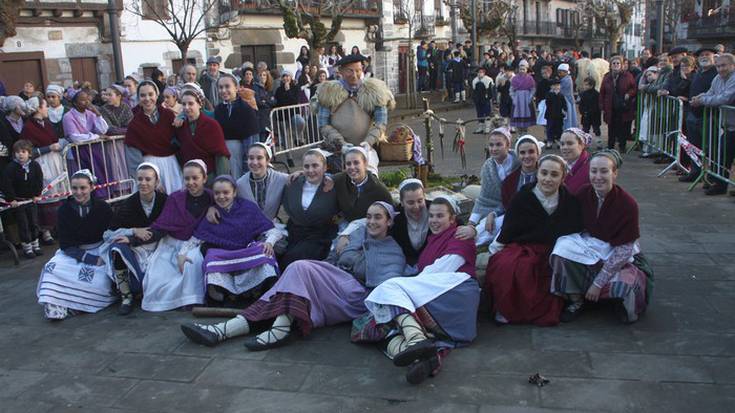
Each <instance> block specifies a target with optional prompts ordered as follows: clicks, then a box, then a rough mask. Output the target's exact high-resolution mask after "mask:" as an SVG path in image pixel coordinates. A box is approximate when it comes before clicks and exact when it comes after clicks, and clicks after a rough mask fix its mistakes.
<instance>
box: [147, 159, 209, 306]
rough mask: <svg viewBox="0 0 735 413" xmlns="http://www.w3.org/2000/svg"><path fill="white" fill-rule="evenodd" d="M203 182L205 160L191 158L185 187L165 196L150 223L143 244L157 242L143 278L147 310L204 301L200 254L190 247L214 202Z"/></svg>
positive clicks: (205, 169) (185, 178)
mask: <svg viewBox="0 0 735 413" xmlns="http://www.w3.org/2000/svg"><path fill="white" fill-rule="evenodd" d="M206 181H207V167H206V164H205V163H204V161H202V160H201V159H192V160H191V161H189V162H187V163H185V164H184V185H185V187H186V189H185V190H181V191H176V192H174V193H172V194H171V195H169V196H168V199H167V200H166V205H165V206H164V208H163V212H161V215H160V216H159V217H158V219H156V221H155V222H153V225H151V233H152V236H151V237H150V238H149V239H148V240H147V241H145V243H151V242H156V241H159V240H160V242H159V243H158V247H156V251H155V252H153V254H152V255H151V257H150V261H149V266H148V270H147V272H146V276H145V278H143V303H142V305H141V307H142V308H143V309H144V310H146V311H167V310H172V309H174V308H178V307H183V306H186V305H191V304H202V303H203V302H204V280H203V279H202V278H203V273H202V255H201V253H200V252H199V250H198V249H197V248H192V242H191V239H192V236H193V235H194V230H195V229H196V228H197V226H198V225H199V222H200V221H201V220H202V218H203V217H204V214H205V213H206V212H207V209H208V208H209V207H210V206H211V205H212V203H213V202H212V192H211V191H210V190H208V189H206V188H204V183H205V182H206ZM133 245H135V244H133Z"/></svg>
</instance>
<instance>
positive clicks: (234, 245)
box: [193, 175, 282, 302]
mask: <svg viewBox="0 0 735 413" xmlns="http://www.w3.org/2000/svg"><path fill="white" fill-rule="evenodd" d="M212 189H213V191H214V202H215V205H214V208H215V209H216V210H217V212H218V216H219V223H218V224H213V223H211V222H209V221H207V220H206V219H203V220H202V221H201V222H200V223H199V226H198V227H197V229H196V230H195V231H194V239H193V241H194V242H195V243H197V244H200V245H201V246H200V251H201V254H202V256H203V257H204V278H205V280H206V285H207V294H208V296H209V298H211V299H213V300H215V301H220V302H221V301H224V299H225V292H227V293H229V294H232V295H235V296H236V295H240V294H243V293H246V292H248V291H250V290H252V289H254V288H255V287H257V286H259V285H261V284H262V283H263V282H264V281H265V280H267V279H269V278H271V277H276V276H277V274H278V273H277V270H278V264H277V262H276V260H275V258H274V257H273V244H275V243H276V242H277V241H278V240H279V239H280V238H281V237H282V235H281V234H280V232H279V231H278V230H276V229H274V226H273V222H271V220H269V219H268V218H267V217H266V216H265V214H263V211H261V210H260V208H258V205H257V204H256V203H255V202H252V201H248V200H246V199H243V198H238V197H237V189H236V184H235V180H234V179H233V178H232V177H231V176H229V175H223V176H219V177H217V179H215V180H214V185H213V187H212ZM260 238H265V239H264V241H263V242H260V241H258V239H260Z"/></svg>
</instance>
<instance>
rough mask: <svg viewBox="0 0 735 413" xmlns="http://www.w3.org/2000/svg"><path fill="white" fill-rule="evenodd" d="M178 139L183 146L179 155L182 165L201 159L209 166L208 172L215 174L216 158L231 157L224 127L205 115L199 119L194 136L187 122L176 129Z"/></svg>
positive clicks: (201, 115)
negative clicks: (223, 130)
mask: <svg viewBox="0 0 735 413" xmlns="http://www.w3.org/2000/svg"><path fill="white" fill-rule="evenodd" d="M176 137H177V138H178V139H179V143H180V144H181V149H179V155H180V158H181V159H180V161H181V164H182V165H183V164H185V163H186V162H188V161H190V160H192V159H201V160H203V161H204V163H206V164H207V170H208V171H211V172H214V171H215V170H216V168H215V167H216V165H215V157H216V156H226V157H228V158H229V157H230V151H228V150H227V145H226V144H225V135H224V134H223V132H222V127H221V126H220V125H219V123H217V121H216V120H214V119H212V118H210V117H209V116H207V115H205V114H203V113H202V114H200V115H199V119H197V121H196V128H195V130H194V134H193V135H192V134H191V127H189V122H188V120H187V121H184V124H183V125H182V126H181V127H180V128H178V129H176Z"/></svg>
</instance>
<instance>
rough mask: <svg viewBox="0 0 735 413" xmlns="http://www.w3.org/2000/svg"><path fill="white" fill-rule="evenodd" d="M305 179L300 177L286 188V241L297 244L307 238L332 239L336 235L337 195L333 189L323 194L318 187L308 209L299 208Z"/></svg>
mask: <svg viewBox="0 0 735 413" xmlns="http://www.w3.org/2000/svg"><path fill="white" fill-rule="evenodd" d="M305 180H306V178H305V177H303V176H302V177H300V178H299V179H298V180H296V181H295V182H293V183H292V184H291V185H289V186H287V187H286V190H285V191H284V194H283V209H284V210H285V211H286V213H287V214H288V224H286V228H287V229H288V240H289V243H291V242H298V241H301V240H303V239H307V238H320V239H327V238H328V239H329V240H331V239H333V238H334V237H335V235H336V226H335V225H334V216H335V215H336V214H337V211H338V209H337V193H336V191H335V190H334V189H332V190H331V191H329V192H324V191H323V190H322V189H323V184H322V185H320V186H319V188H318V189H317V190H316V194H315V195H314V199H313V200H312V201H311V204H310V205H309V208H307V209H306V210H305V211H304V208H303V207H302V206H301V194H302V192H303V188H304V182H305Z"/></svg>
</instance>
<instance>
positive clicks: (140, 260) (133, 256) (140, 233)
mask: <svg viewBox="0 0 735 413" xmlns="http://www.w3.org/2000/svg"><path fill="white" fill-rule="evenodd" d="M160 174H161V173H160V170H159V169H158V166H156V165H155V164H153V163H150V162H143V163H141V164H140V165H138V167H137V168H136V177H135V178H136V182H137V184H138V191H137V192H135V193H134V194H132V195H131V196H129V197H128V198H126V199H125V200H124V201H122V202H120V204H119V205H118V208H117V210H116V213H115V215H114V216H113V218H112V223H111V224H110V229H111V230H112V231H109V232H106V233H105V238H106V239H108V240H112V241H113V243H112V245H111V246H110V249H109V251H108V254H109V260H108V263H109V265H110V266H111V268H110V269H109V271H108V275H110V276H111V277H112V281H113V282H114V283H115V285H117V289H118V291H119V292H120V297H121V299H122V302H121V304H120V308H119V309H118V314H120V315H128V314H130V312H132V311H133V295H134V294H140V293H142V291H143V287H142V284H143V278H144V277H145V273H146V270H147V269H148V265H149V261H148V260H149V258H150V256H151V255H152V254H153V251H155V250H156V247H157V245H158V244H157V243H156V242H151V243H148V242H147V241H149V240H150V239H151V238H152V237H153V232H152V231H151V225H152V224H153V222H155V221H156V220H157V219H158V217H159V216H160V215H161V212H163V207H164V205H165V204H166V199H167V198H168V196H167V195H166V194H165V193H163V192H161V191H158V190H157V188H158V187H159V185H160V184H161V179H160Z"/></svg>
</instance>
